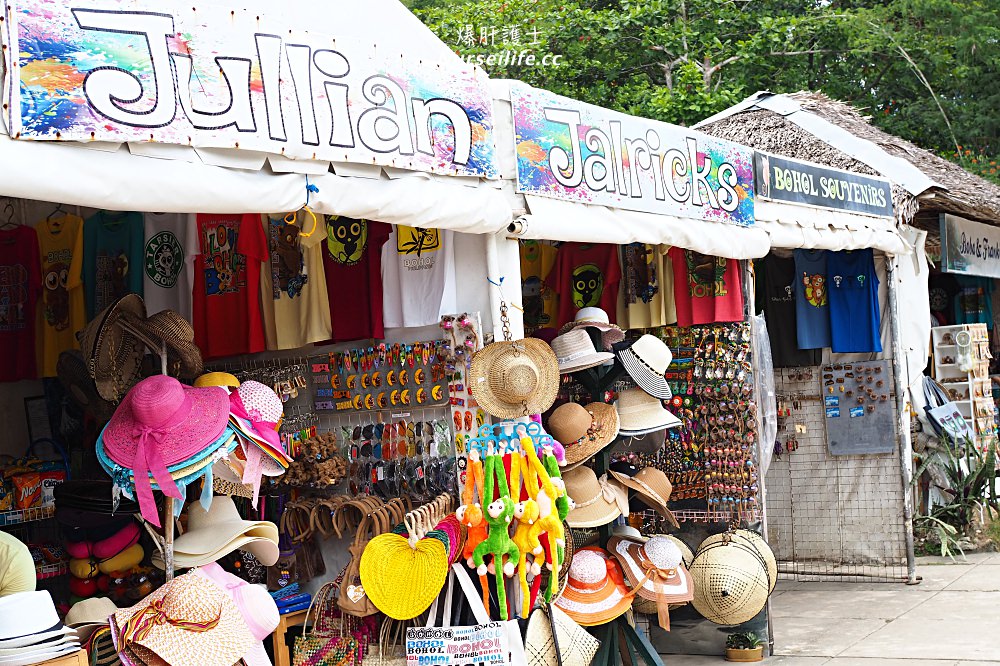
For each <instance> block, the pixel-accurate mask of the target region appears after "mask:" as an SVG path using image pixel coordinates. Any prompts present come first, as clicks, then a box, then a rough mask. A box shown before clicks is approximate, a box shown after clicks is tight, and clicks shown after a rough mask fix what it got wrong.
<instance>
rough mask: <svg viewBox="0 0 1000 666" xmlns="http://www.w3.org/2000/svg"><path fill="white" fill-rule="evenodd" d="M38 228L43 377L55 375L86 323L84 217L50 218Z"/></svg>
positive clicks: (38, 225)
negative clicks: (61, 357) (64, 354)
mask: <svg viewBox="0 0 1000 666" xmlns="http://www.w3.org/2000/svg"><path fill="white" fill-rule="evenodd" d="M35 231H36V232H37V233H38V248H39V250H40V252H41V255H40V256H41V270H42V318H41V332H40V337H41V341H40V342H39V344H38V350H39V362H38V365H39V370H40V374H41V375H42V377H55V376H56V363H57V362H58V361H59V354H60V353H61V352H64V351H66V350H67V349H74V348H77V347H79V343H78V342H77V340H76V332H77V331H79V330H81V329H82V328H83V327H84V326H85V325H86V324H87V312H86V307H85V306H84V299H83V282H82V281H81V272H82V270H83V220H82V219H81V218H79V217H77V216H76V215H63V216H60V217H53V218H47V219H44V220H42V221H41V222H39V223H38V224H37V225H36V226H35Z"/></svg>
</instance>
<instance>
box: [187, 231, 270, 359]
mask: <svg viewBox="0 0 1000 666" xmlns="http://www.w3.org/2000/svg"><path fill="white" fill-rule="evenodd" d="M197 232H198V251H199V254H198V256H197V257H196V258H195V272H194V293H193V299H192V300H193V312H194V334H195V342H197V343H198V346H199V347H200V348H201V354H202V356H203V357H204V358H206V359H210V358H218V357H220V356H236V355H238V354H252V353H254V352H259V351H263V350H264V325H263V322H262V319H261V311H260V271H261V263H262V262H263V261H265V260H266V259H267V240H266V239H265V238H264V229H263V227H262V226H261V223H260V216H259V215H251V214H246V215H215V214H199V215H198V217H197Z"/></svg>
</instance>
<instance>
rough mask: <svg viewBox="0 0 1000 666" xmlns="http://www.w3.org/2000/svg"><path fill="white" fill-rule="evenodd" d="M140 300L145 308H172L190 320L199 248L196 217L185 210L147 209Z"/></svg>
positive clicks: (157, 309)
mask: <svg viewBox="0 0 1000 666" xmlns="http://www.w3.org/2000/svg"><path fill="white" fill-rule="evenodd" d="M143 220H144V222H145V227H146V242H145V244H144V245H143V266H142V268H143V271H142V279H143V286H142V288H143V300H145V301H146V312H148V313H149V314H155V313H157V312H160V311H161V310H173V311H174V312H177V313H178V314H180V315H181V316H182V317H184V318H185V319H187V320H188V321H191V290H192V289H193V288H194V258H195V257H196V256H197V255H198V253H199V252H200V250H199V248H198V233H197V230H196V228H195V225H196V218H195V216H194V215H189V214H187V213H146V214H145V215H144V216H143Z"/></svg>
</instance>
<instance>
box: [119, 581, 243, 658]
mask: <svg viewBox="0 0 1000 666" xmlns="http://www.w3.org/2000/svg"><path fill="white" fill-rule="evenodd" d="M112 619H113V622H114V624H115V627H116V629H117V635H118V648H119V651H120V652H123V653H125V654H126V655H134V657H135V659H132V661H133V662H135V661H136V660H138V663H144V664H146V663H165V664H169V665H171V666H181V664H202V665H203V666H223V665H225V664H235V663H237V662H238V661H239V660H240V659H241V658H242V657H243V655H244V654H246V652H247V650H249V649H250V647H251V646H252V645H253V643H254V637H253V635H252V634H251V633H250V630H249V629H248V628H247V625H246V622H244V620H243V617H242V616H241V615H240V612H239V610H238V609H237V607H236V604H235V603H233V601H232V599H230V598H229V596H228V595H227V594H226V593H225V592H224V591H222V590H221V589H219V587H218V586H217V585H215V584H214V583H212V582H211V581H209V580H207V579H205V578H203V577H202V576H200V575H198V574H195V573H190V574H185V575H183V576H178V577H177V578H175V579H173V580H172V581H170V582H168V583H166V584H164V585H163V586H162V587H161V588H160V589H158V590H156V591H155V592H153V593H152V594H151V595H149V596H148V597H146V598H145V599H143V600H142V601H140V602H139V603H138V604H136V605H135V606H132V607H131V608H125V609H123V610H120V611H118V612H117V613H115V614H114V615H113V616H112Z"/></svg>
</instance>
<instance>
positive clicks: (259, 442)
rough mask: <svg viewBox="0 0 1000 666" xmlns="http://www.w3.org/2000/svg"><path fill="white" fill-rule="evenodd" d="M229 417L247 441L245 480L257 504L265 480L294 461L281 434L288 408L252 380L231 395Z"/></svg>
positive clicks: (244, 455)
mask: <svg viewBox="0 0 1000 666" xmlns="http://www.w3.org/2000/svg"><path fill="white" fill-rule="evenodd" d="M229 413H230V419H231V421H232V423H233V426H234V428H235V430H236V432H237V434H238V435H240V438H241V440H242V441H243V447H242V454H243V461H240V462H242V463H243V470H242V479H241V480H242V482H243V483H244V484H247V485H249V486H251V487H252V488H253V501H254V503H256V502H257V497H258V495H259V493H260V481H261V476H262V475H266V476H280V475H281V474H284V472H285V470H286V469H288V465H289V463H291V461H292V458H291V457H290V456H289V455H288V454H287V453H285V449H284V447H283V446H282V445H281V436H280V435H279V434H278V428H279V427H280V425H281V419H282V417H283V415H284V406H283V403H282V402H281V398H279V397H278V394H277V393H275V392H274V390H273V389H271V388H269V387H268V386H265V385H264V384H261V383H260V382H257V381H253V380H250V381H246V382H243V383H242V384H241V385H240V387H239V388H237V389H236V390H235V391H233V392H232V393H230V394H229Z"/></svg>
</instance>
